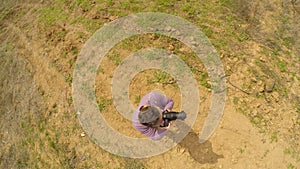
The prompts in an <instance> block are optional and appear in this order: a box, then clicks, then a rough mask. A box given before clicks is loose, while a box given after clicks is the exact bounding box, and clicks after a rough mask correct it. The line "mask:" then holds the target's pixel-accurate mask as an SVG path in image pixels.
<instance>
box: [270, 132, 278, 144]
mask: <svg viewBox="0 0 300 169" xmlns="http://www.w3.org/2000/svg"><path fill="white" fill-rule="evenodd" d="M277 141H278V136H277V132H274V133H272V134H271V143H273V142H277Z"/></svg>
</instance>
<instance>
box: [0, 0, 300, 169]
mask: <svg viewBox="0 0 300 169" xmlns="http://www.w3.org/2000/svg"><path fill="white" fill-rule="evenodd" d="M2 3H3V4H4V5H1V8H2V9H3V10H1V15H0V19H1V29H2V28H6V27H7V23H8V22H11V23H12V24H15V25H17V26H18V25H19V26H18V27H19V28H20V29H21V30H22V31H24V32H26V31H32V30H33V29H35V30H37V31H36V32H33V33H28V34H29V35H31V34H34V33H39V34H40V35H41V38H48V40H47V41H46V43H47V45H45V46H44V47H49V46H50V47H49V48H50V49H53V51H54V52H56V53H55V54H56V55H58V56H54V54H52V55H50V60H51V61H55V62H51V63H53V65H52V66H53V67H54V68H55V69H58V67H59V66H60V65H61V67H62V68H60V69H58V71H59V74H62V75H63V77H64V78H65V84H66V85H67V86H68V87H67V90H68V93H70V92H71V87H70V83H71V82H72V76H71V75H72V71H73V68H74V61H75V60H76V55H77V54H78V52H79V51H80V48H81V46H82V44H83V43H84V41H85V40H86V39H87V38H88V37H90V36H91V35H92V34H93V33H94V32H95V31H96V30H97V29H99V28H100V27H101V26H103V25H104V24H105V23H108V22H110V21H111V20H114V19H116V18H118V17H121V16H125V15H128V14H131V13H136V12H144V11H158V12H166V13H170V14H174V15H178V16H181V17H183V18H185V19H187V20H189V21H190V22H192V23H194V24H195V25H197V26H199V27H200V29H201V30H202V31H203V32H204V33H205V34H206V35H207V36H208V37H209V39H210V40H211V42H212V44H213V45H214V46H215V47H216V49H217V50H218V52H219V54H220V55H221V56H223V58H222V61H223V62H224V64H225V65H226V73H227V74H233V72H235V71H237V70H239V69H237V68H235V63H236V62H238V61H245V62H246V63H254V65H251V66H250V67H249V68H248V69H247V71H246V73H247V74H245V75H244V76H242V77H243V78H244V77H247V76H248V77H251V78H254V80H252V81H251V78H250V80H249V79H248V81H247V80H245V81H244V83H238V84H239V85H240V88H241V89H242V90H244V91H248V92H250V93H254V94H253V95H250V96H247V95H244V94H241V93H240V94H237V95H236V96H235V97H232V98H231V97H229V99H232V100H233V102H234V104H235V106H236V109H237V110H239V111H241V112H242V113H244V114H245V115H246V116H247V117H248V118H249V120H250V121H251V122H252V123H253V124H254V125H256V126H257V127H259V128H261V130H262V132H265V133H266V134H267V135H270V139H271V140H273V141H276V140H277V139H279V138H284V139H286V140H290V145H291V146H290V147H287V149H286V153H288V154H291V155H293V156H296V157H297V156H299V154H298V151H299V143H298V144H297V140H299V132H297V131H299V118H297V117H296V115H298V116H299V114H300V107H299V102H297V98H296V99H293V100H296V101H294V102H291V105H288V106H293V107H292V108H290V107H289V108H287V109H288V111H291V110H293V109H294V110H295V111H293V112H291V114H292V115H290V116H289V117H291V118H293V119H294V122H293V124H290V126H291V129H290V134H288V133H287V132H286V131H282V130H278V129H277V128H278V127H282V126H281V125H282V124H280V123H279V122H278V121H274V123H275V124H274V125H269V122H270V121H271V122H273V121H272V119H270V117H269V116H270V115H269V114H265V113H264V112H263V111H262V112H263V113H261V114H259V115H257V114H255V113H253V112H254V110H255V109H256V108H255V107H254V106H253V105H251V104H252V103H253V102H252V101H253V100H255V99H261V100H265V97H266V96H265V95H264V94H263V93H259V92H258V91H256V90H253V88H255V87H261V86H260V84H257V82H255V81H265V80H266V79H270V78H271V79H276V80H277V81H278V85H276V87H275V90H276V92H277V93H278V94H279V97H280V98H282V100H283V101H284V100H285V99H286V100H289V98H290V97H292V96H294V95H295V94H292V93H290V91H289V90H288V88H289V87H290V86H289V85H290V84H291V82H290V81H292V82H294V83H295V84H298V85H299V81H300V73H299V70H298V69H297V68H295V67H299V64H298V63H299V57H298V58H297V56H299V46H296V44H297V43H296V42H297V39H296V38H297V36H298V35H299V34H295V33H294V34H293V28H294V26H297V25H293V24H297V23H296V22H295V18H293V17H291V16H292V13H289V12H285V11H284V10H282V9H281V10H280V11H281V12H280V13H278V14H277V15H274V16H273V17H278V18H279V23H278V24H277V22H276V26H275V30H276V31H270V30H267V29H266V28H265V27H264V25H263V24H262V23H260V19H266V18H262V17H263V15H253V13H254V14H255V13H256V12H257V13H258V14H259V13H262V11H253V9H254V8H250V7H249V6H251V4H247V2H244V1H239V3H233V2H231V1H230V0H219V1H213V2H211V3H205V2H198V1H189V2H184V1H163V0H157V1H152V2H150V3H147V4H146V3H145V2H141V1H135V0H127V1H118V2H114V1H106V0H105V1H94V2H90V1H88V0H78V1H67V0H55V1H51V2H44V3H43V4H37V3H34V2H32V3H24V4H23V3H14V2H9V1H7V2H5V1H3V2H2ZM275 7H278V6H274V8H275ZM288 7H289V6H288ZM260 8H261V10H263V9H266V8H263V7H257V8H256V9H260ZM242 9H243V10H242ZM245 11H246V12H245ZM247 12H248V13H247ZM28 17H32V18H35V19H32V18H31V21H32V23H31V22H28V21H26V20H27V19H28ZM260 17H261V18H260ZM271 19H274V20H276V19H277V18H272V17H271ZM274 22H275V21H274ZM4 23H5V24H4ZM287 23H289V24H287ZM73 28H74V29H75V31H74V30H72V29H73ZM76 30H79V31H76ZM294 32H295V31H294ZM4 33H7V32H5V29H3V30H2V31H1V34H4ZM70 33H73V36H76V40H78V39H79V40H80V42H78V43H72V42H70V43H71V44H70V45H69V46H68V47H67V48H65V49H59V50H57V51H55V47H56V46H57V45H60V44H63V43H62V41H63V40H67V39H68V36H67V35H69V34H70ZM296 33H297V32H296ZM9 38H10V39H11V40H9ZM1 39H2V40H3V42H5V43H2V45H1V51H2V55H1V65H3V64H6V65H7V68H9V67H11V66H12V64H8V63H10V62H9V61H7V60H6V59H7V56H8V57H11V56H14V54H12V53H9V52H7V51H9V50H11V48H12V49H13V48H18V46H17V44H16V42H14V41H13V40H18V39H16V37H14V36H12V35H10V37H7V38H5V36H4V37H2V38H1ZM68 40H70V39H68ZM136 41H138V40H136ZM253 43H256V44H258V45H256V46H259V47H258V48H257V53H256V52H253V51H251V48H252V47H253V46H252V44H253ZM297 50H298V51H297ZM297 52H298V53H297ZM254 54H257V56H255V55H254ZM249 57H251V58H249ZM13 61H14V60H13ZM15 61H16V62H20V63H22V62H23V61H19V60H18V59H16V60H15ZM28 67H30V66H28ZM24 69H25V68H23V69H21V68H20V72H21V73H22V72H24ZM3 70H4V69H3ZM27 72H29V73H28V74H33V73H31V72H30V70H29V71H27ZM2 73H4V74H9V73H11V72H3V71H2ZM24 74H25V75H26V73H24ZM11 75H12V76H15V75H14V74H11ZM26 76H27V75H26ZM203 76H204V75H203ZM203 76H201V75H199V82H200V83H201V84H203V85H204V86H207V83H206V82H205V81H206V80H205V79H203V78H201V77H203ZM1 77H2V78H8V79H9V77H4V76H1ZM11 83H14V81H11ZM233 83H234V82H233ZM38 89H39V90H37V88H33V90H37V93H38V94H37V95H41V97H43V100H44V101H45V103H48V101H49V100H51V99H49V98H48V96H47V94H48V93H47V91H46V92H45V91H44V90H46V89H43V87H40V88H38ZM22 90H24V89H22ZM298 90H299V88H298ZM255 92H258V94H257V93H255ZM3 93H5V94H3V95H4V96H5V97H6V96H7V95H8V93H10V92H9V91H7V90H6V91H5V90H4V91H3ZM249 97H250V99H247V98H249ZM294 97H296V96H294ZM283 101H282V102H281V101H279V102H276V101H275V100H272V98H271V104H280V105H285V104H286V102H283ZM36 102H37V106H38V107H44V106H45V107H46V108H45V110H44V109H42V110H41V111H42V112H43V113H42V114H41V115H40V116H35V115H34V113H33V112H31V113H29V114H28V115H27V114H26V115H23V116H22V117H23V118H22V120H20V122H19V123H18V124H16V125H17V126H18V127H17V128H16V130H20V131H22V133H26V134H20V136H18V137H16V138H17V139H19V140H23V141H19V142H10V144H6V147H3V149H1V153H2V154H1V166H4V168H5V167H10V166H12V167H13V168H18V167H28V168H32V167H37V168H45V167H47V168H59V167H60V168H73V167H75V166H77V167H91V166H98V167H100V168H101V167H103V168H107V167H108V166H115V167H116V168H124V167H125V168H141V167H143V160H130V159H123V158H120V157H117V156H113V155H110V154H108V153H107V152H105V151H104V150H101V149H100V148H98V149H97V151H99V152H100V154H103V157H105V158H104V159H105V160H103V159H101V158H99V157H94V156H93V155H99V154H88V152H89V150H91V149H94V148H97V147H95V146H93V145H92V143H91V142H90V141H89V139H88V138H83V139H80V140H79V141H76V142H75V143H71V142H70V141H66V140H68V138H76V137H78V133H81V132H82V129H81V126H80V124H79V123H78V122H77V119H76V117H75V116H74V115H73V114H72V100H71V97H70V95H69V96H68V97H67V98H66V99H65V100H64V103H59V102H58V101H56V100H54V101H53V100H52V101H51V102H50V103H49V104H48V105H43V103H40V101H39V100H36ZM22 103H24V104H28V103H27V102H26V101H24V102H22ZM5 105H6V106H3V107H1V109H3V110H5V109H8V108H9V109H12V107H8V105H7V104H6V103H5ZM30 105H31V104H30ZM61 105H63V106H61ZM255 106H256V105H255ZM61 107H64V108H61ZM12 110H13V109H12ZM15 111H16V110H15ZM275 111H276V110H274V112H275ZM280 111H282V113H284V111H285V110H284V109H280ZM297 113H298V114H297ZM56 114H57V116H58V117H59V118H61V119H62V120H59V121H58V122H53V121H56V120H57V119H58V118H57V117H56V116H55V115H56ZM2 117H3V116H2ZM36 118H37V120H36ZM275 119H276V118H275ZM64 121H69V123H68V124H69V126H67V127H66V128H65V129H64V130H63V131H60V129H59V128H57V126H56V124H57V125H58V126H59V125H62V124H63V123H64ZM3 124H4V123H3ZM1 127H2V128H4V129H6V128H8V126H4V125H3V126H1ZM3 131H4V130H3ZM1 132H2V130H1ZM1 134H2V135H4V133H1ZM291 138H294V140H295V141H292V139H291ZM3 141H5V140H3ZM77 145H79V146H86V147H88V148H83V149H77V148H76V146H77ZM45 152H46V153H45ZM298 158H299V157H298ZM12 161H13V162H12ZM290 166H293V165H292V164H291V165H290ZM290 168H291V167H290Z"/></svg>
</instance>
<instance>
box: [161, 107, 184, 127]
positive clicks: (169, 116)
mask: <svg viewBox="0 0 300 169" xmlns="http://www.w3.org/2000/svg"><path fill="white" fill-rule="evenodd" d="M185 118H186V113H185V112H184V111H181V112H173V111H172V112H168V111H167V110H165V111H163V112H162V119H163V121H164V125H163V126H161V127H167V126H169V123H170V121H173V120H176V119H179V120H184V119H185Z"/></svg>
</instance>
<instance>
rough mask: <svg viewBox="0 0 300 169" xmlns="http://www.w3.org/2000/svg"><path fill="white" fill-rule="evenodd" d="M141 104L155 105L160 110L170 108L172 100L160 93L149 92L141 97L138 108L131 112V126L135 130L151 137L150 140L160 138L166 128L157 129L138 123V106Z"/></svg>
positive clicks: (172, 103)
mask: <svg viewBox="0 0 300 169" xmlns="http://www.w3.org/2000/svg"><path fill="white" fill-rule="evenodd" d="M143 105H149V106H157V107H159V108H160V109H162V110H165V109H169V110H172V108H173V105H174V101H173V100H172V99H171V98H168V97H166V96H164V95H162V94H160V93H157V92H150V93H148V94H147V95H145V96H144V97H143V98H142V100H141V102H140V104H139V106H138V108H137V109H136V110H135V111H134V113H133V116H132V124H133V127H134V128H135V129H136V130H138V131H140V132H141V133H143V134H145V135H146V136H148V137H149V138H151V139H152V140H160V139H161V138H162V137H163V136H164V135H165V134H166V132H167V130H163V129H158V130H157V129H155V128H152V127H147V126H144V125H142V124H141V123H140V121H139V118H138V114H139V110H140V107H141V106H143Z"/></svg>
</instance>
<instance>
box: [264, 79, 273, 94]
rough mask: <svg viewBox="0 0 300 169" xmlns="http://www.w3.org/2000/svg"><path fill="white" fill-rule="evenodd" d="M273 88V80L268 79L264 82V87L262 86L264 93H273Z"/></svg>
mask: <svg viewBox="0 0 300 169" xmlns="http://www.w3.org/2000/svg"><path fill="white" fill-rule="evenodd" d="M274 87H275V80H273V79H268V80H266V81H265V85H264V91H265V92H268V93H271V92H272V91H273V89H274Z"/></svg>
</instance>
